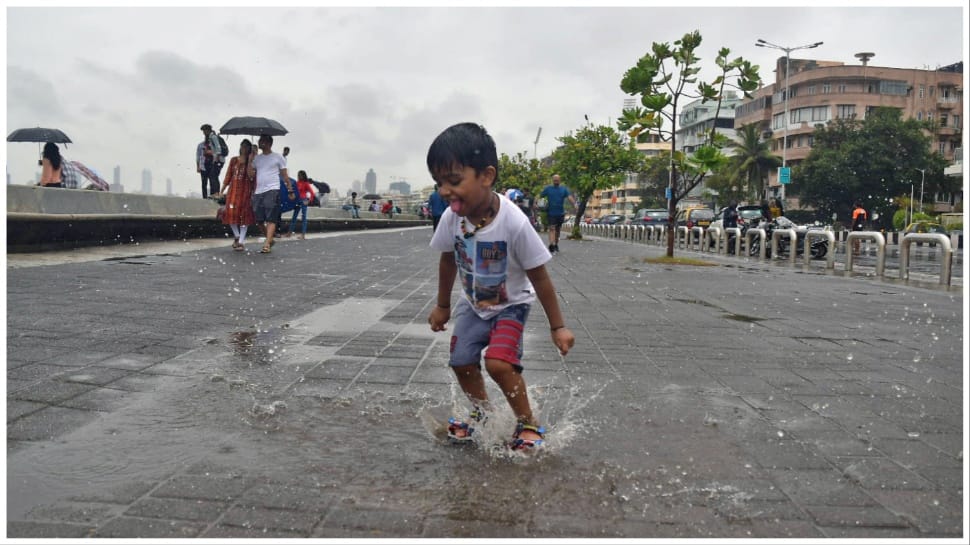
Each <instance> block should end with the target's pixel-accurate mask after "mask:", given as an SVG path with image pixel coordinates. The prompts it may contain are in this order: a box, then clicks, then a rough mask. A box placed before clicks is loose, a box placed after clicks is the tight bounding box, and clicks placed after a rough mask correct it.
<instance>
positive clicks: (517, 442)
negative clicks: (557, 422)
mask: <svg viewBox="0 0 970 545" xmlns="http://www.w3.org/2000/svg"><path fill="white" fill-rule="evenodd" d="M524 431H531V432H532V433H535V434H537V435H538V436H539V438H538V439H522V438H521V437H519V436H520V435H522V432H524ZM545 433H546V428H544V427H542V426H533V425H532V424H524V423H522V422H519V423H518V424H517V425H516V426H515V433H514V434H513V435H512V441H511V442H510V443H509V448H511V449H512V450H528V449H533V448H536V447H541V446H542V444H543V440H544V439H545Z"/></svg>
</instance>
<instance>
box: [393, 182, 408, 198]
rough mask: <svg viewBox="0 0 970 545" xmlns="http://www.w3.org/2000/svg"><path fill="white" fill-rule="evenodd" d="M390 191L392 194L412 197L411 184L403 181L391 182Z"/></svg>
mask: <svg viewBox="0 0 970 545" xmlns="http://www.w3.org/2000/svg"><path fill="white" fill-rule="evenodd" d="M388 190H389V191H390V192H391V193H396V194H398V195H410V194H411V184H409V183H407V182H405V181H404V180H401V181H399V182H391V185H390V186H388Z"/></svg>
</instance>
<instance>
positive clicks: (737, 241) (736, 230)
mask: <svg viewBox="0 0 970 545" xmlns="http://www.w3.org/2000/svg"><path fill="white" fill-rule="evenodd" d="M732 234H733V235H734V255H741V228H740V227H725V228H724V233H723V234H722V235H721V236H722V237H724V253H725V254H726V253H727V250H728V244H730V243H731V235H732Z"/></svg>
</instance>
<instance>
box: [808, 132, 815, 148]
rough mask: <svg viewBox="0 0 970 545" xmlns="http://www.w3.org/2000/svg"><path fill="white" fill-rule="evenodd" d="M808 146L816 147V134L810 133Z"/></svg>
mask: <svg viewBox="0 0 970 545" xmlns="http://www.w3.org/2000/svg"><path fill="white" fill-rule="evenodd" d="M808 147H810V148H812V147H815V135H814V134H810V135H808Z"/></svg>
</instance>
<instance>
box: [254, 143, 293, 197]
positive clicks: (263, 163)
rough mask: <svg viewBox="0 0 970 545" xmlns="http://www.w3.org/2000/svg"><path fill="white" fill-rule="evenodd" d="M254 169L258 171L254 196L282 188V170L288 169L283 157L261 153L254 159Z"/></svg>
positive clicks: (273, 153) (276, 154)
mask: <svg viewBox="0 0 970 545" xmlns="http://www.w3.org/2000/svg"><path fill="white" fill-rule="evenodd" d="M253 167H254V168H255V169H256V189H255V190H253V193H254V194H257V195H258V194H260V193H266V192H267V191H270V190H273V189H279V188H280V170H282V169H284V168H286V161H285V160H284V159H283V156H282V155H280V154H278V153H276V152H275V151H274V152H271V153H269V154H265V153H260V154H259V155H257V156H256V157H253Z"/></svg>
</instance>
